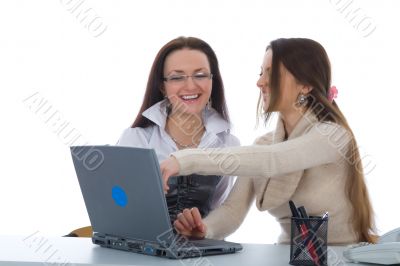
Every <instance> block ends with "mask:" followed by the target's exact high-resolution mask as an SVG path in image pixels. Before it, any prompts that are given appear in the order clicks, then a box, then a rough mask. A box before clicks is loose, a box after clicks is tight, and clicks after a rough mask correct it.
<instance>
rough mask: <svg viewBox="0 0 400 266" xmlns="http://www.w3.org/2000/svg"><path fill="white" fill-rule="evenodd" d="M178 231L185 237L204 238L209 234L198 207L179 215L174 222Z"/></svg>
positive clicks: (185, 210)
mask: <svg viewBox="0 0 400 266" xmlns="http://www.w3.org/2000/svg"><path fill="white" fill-rule="evenodd" d="M174 226H175V229H176V231H177V232H178V233H179V234H181V235H185V236H193V237H198V238H204V237H205V236H206V233H207V227H206V225H205V224H204V222H203V219H202V218H201V214H200V212H199V209H197V208H196V207H194V208H191V209H184V210H183V212H181V213H179V214H178V216H177V219H176V220H175V222H174Z"/></svg>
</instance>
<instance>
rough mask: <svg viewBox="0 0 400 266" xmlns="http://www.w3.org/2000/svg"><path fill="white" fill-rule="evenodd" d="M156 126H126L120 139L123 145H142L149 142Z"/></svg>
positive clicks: (119, 143)
mask: <svg viewBox="0 0 400 266" xmlns="http://www.w3.org/2000/svg"><path fill="white" fill-rule="evenodd" d="M154 127H155V126H148V127H145V128H142V127H133V128H132V127H129V128H126V129H125V130H124V131H123V132H122V134H121V137H120V138H119V140H118V143H117V145H121V146H139V145H140V146H142V145H145V144H148V143H149V141H150V138H151V135H152V134H153V131H154Z"/></svg>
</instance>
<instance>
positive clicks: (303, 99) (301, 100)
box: [296, 94, 308, 107]
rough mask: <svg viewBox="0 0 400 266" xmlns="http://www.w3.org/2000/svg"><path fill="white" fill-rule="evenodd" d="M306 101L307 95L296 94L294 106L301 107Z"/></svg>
mask: <svg viewBox="0 0 400 266" xmlns="http://www.w3.org/2000/svg"><path fill="white" fill-rule="evenodd" d="M307 102H308V97H307V95H304V94H299V96H297V100H296V106H297V107H302V106H304V105H306V104H307Z"/></svg>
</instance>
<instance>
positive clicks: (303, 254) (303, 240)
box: [289, 216, 329, 266]
mask: <svg viewBox="0 0 400 266" xmlns="http://www.w3.org/2000/svg"><path fill="white" fill-rule="evenodd" d="M328 219H329V217H324V218H322V217H316V216H311V217H310V218H297V217H292V219H291V234H290V261H289V264H291V265H318V266H323V265H327V257H328V254H327V240H328Z"/></svg>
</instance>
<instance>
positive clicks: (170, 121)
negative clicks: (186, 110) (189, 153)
mask: <svg viewBox="0 0 400 266" xmlns="http://www.w3.org/2000/svg"><path fill="white" fill-rule="evenodd" d="M165 131H166V132H167V133H168V134H169V135H170V137H171V138H172V140H173V141H174V142H175V143H176V144H177V146H178V148H189V147H190V148H194V147H197V146H198V145H199V143H200V140H201V137H202V136H203V134H204V132H205V128H204V124H203V120H202V118H201V116H200V115H198V114H182V113H181V114H171V115H170V116H168V118H167V122H166V125H165Z"/></svg>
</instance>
